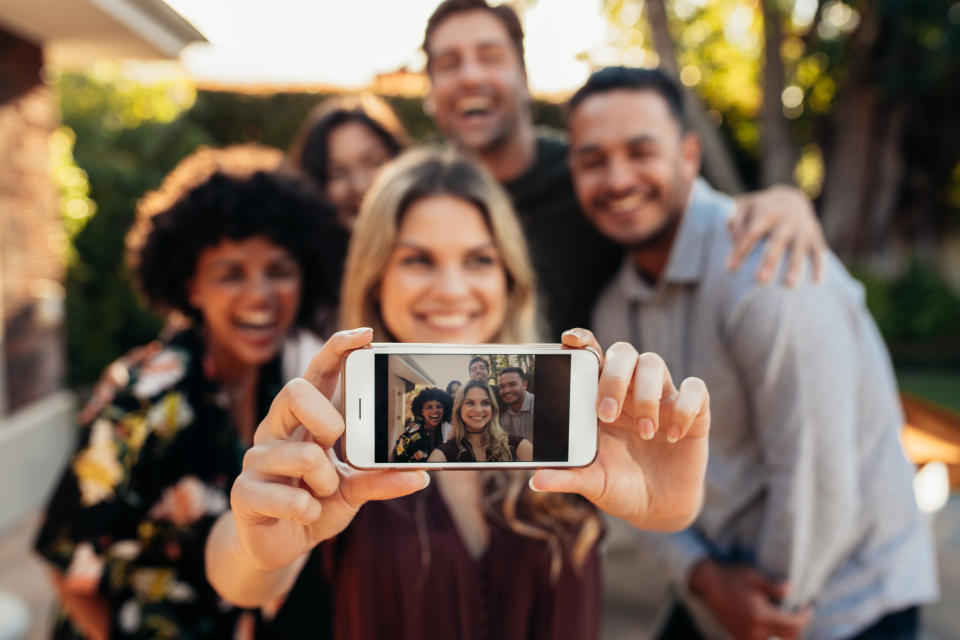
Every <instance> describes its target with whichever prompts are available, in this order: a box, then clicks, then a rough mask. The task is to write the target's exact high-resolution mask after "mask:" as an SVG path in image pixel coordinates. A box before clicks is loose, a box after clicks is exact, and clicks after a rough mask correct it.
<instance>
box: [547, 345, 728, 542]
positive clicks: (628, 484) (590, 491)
mask: <svg viewBox="0 0 960 640" xmlns="http://www.w3.org/2000/svg"><path fill="white" fill-rule="evenodd" d="M562 341H563V344H564V346H567V347H572V348H587V347H592V348H594V349H596V350H597V353H602V350H601V349H600V346H599V344H598V343H597V341H596V338H594V336H593V334H592V333H591V332H589V331H587V330H586V329H572V330H570V331H567V332H566V333H564V334H563V339H562ZM597 414H598V416H599V418H600V421H599V434H598V439H597V457H596V459H595V460H594V461H593V463H591V464H590V465H588V466H586V467H583V468H582V469H541V470H539V471H537V472H536V473H535V474H534V476H533V478H532V480H531V484H530V486H531V487H532V488H534V489H535V490H538V491H559V492H567V493H579V494H580V495H582V496H584V497H585V498H587V499H588V500H590V501H591V502H593V503H594V504H595V505H597V507H599V508H600V509H602V510H603V511H606V512H607V513H609V514H610V515H613V516H617V517H619V518H623V519H625V520H627V521H629V522H631V523H632V524H633V525H635V526H637V527H638V528H641V529H650V530H656V531H675V530H679V529H682V528H684V527H686V526H688V525H689V524H690V523H691V522H693V520H694V518H695V517H696V515H697V513H698V512H699V510H700V505H701V503H702V501H703V482H704V474H705V473H706V469H707V450H708V447H707V435H708V433H709V431H710V396H709V394H708V393H707V387H706V385H705V384H704V383H703V381H702V380H700V379H699V378H687V379H686V380H684V381H683V382H682V383H681V384H680V388H679V389H677V388H676V387H675V386H674V384H673V379H672V378H671V377H670V372H669V371H668V370H667V366H666V364H665V363H664V361H663V359H662V358H661V357H660V356H658V355H656V354H654V353H644V354H638V353H637V350H636V349H634V348H633V346H631V345H629V344H627V343H625V342H618V343H616V344H614V345H613V346H612V347H610V349H609V350H607V353H606V356H605V357H604V358H603V362H602V366H601V370H600V386H599V393H598V398H597Z"/></svg>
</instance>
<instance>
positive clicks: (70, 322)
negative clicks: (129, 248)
mask: <svg viewBox="0 0 960 640" xmlns="http://www.w3.org/2000/svg"><path fill="white" fill-rule="evenodd" d="M58 89H59V103H60V111H61V114H62V119H63V124H64V126H65V127H66V129H64V130H61V131H60V132H59V133H58V134H57V136H56V137H55V138H54V143H55V147H56V146H57V144H59V146H60V148H61V151H60V154H59V159H60V166H59V167H58V168H57V170H56V171H57V172H56V176H57V178H58V183H59V185H60V193H61V203H62V206H63V210H64V217H65V223H66V227H67V230H68V233H69V234H70V237H71V242H72V250H71V254H70V259H69V261H68V269H67V276H66V289H67V300H66V312H67V357H68V379H69V381H70V383H71V384H74V385H76V384H82V383H88V382H90V381H92V380H94V379H96V377H97V376H98V375H99V374H100V370H101V369H102V368H103V367H104V366H105V365H106V364H107V363H109V362H110V361H111V360H113V359H114V358H116V357H117V356H119V355H121V354H122V353H124V351H125V350H126V349H128V348H129V347H130V346H132V345H135V344H141V343H144V342H147V341H149V340H151V339H153V338H154V337H155V336H156V335H157V332H158V330H159V328H160V326H161V320H160V319H159V318H157V317H155V316H154V315H152V314H150V313H149V312H148V311H146V310H145V309H144V308H143V307H142V306H141V305H140V304H139V302H138V301H137V299H136V296H135V295H134V293H133V291H132V288H131V286H130V281H129V278H128V276H127V272H126V269H125V266H124V251H123V246H124V244H123V238H124V235H125V234H126V230H127V228H128V227H129V225H130V222H131V221H132V219H133V212H134V207H135V205H136V201H137V199H138V198H139V197H140V196H141V195H142V194H143V193H144V192H145V191H147V190H148V189H152V188H154V187H156V186H157V185H158V184H159V183H160V180H161V178H162V177H163V176H164V174H165V173H166V172H167V171H169V170H170V169H171V168H172V167H173V166H174V165H175V164H176V162H177V161H178V160H179V159H180V158H182V157H183V156H184V155H186V154H188V153H189V152H190V151H192V150H193V149H194V148H195V147H197V146H198V145H200V144H203V143H206V142H208V141H209V137H208V136H207V135H206V134H205V133H204V132H203V131H202V130H200V129H199V128H197V127H196V126H194V125H192V124H190V123H189V122H187V121H185V120H183V119H180V118H178V117H177V116H178V115H179V114H180V113H182V112H183V111H184V110H185V109H186V108H188V107H189V106H190V104H191V103H192V100H193V91H192V89H191V88H190V87H189V85H184V84H181V83H164V84H158V85H153V86H144V85H140V84H138V83H135V82H132V81H128V80H124V79H122V78H119V77H117V76H116V75H115V74H110V73H105V72H100V73H99V74H98V75H94V76H86V75H79V74H72V73H68V74H64V75H62V76H61V77H60V78H59V80H58ZM58 141H59V142H58ZM71 142H72V145H71V144H70V143H71ZM71 146H72V157H73V160H74V161H75V165H72V164H71V163H70V162H69V160H70V155H71V149H70V147H71ZM91 202H93V203H96V204H95V205H91V204H90V203H91Z"/></svg>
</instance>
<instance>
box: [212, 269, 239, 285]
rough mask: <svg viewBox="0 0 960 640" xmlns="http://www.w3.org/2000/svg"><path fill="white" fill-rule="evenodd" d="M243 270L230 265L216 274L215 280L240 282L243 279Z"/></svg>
mask: <svg viewBox="0 0 960 640" xmlns="http://www.w3.org/2000/svg"><path fill="white" fill-rule="evenodd" d="M243 277H244V276H243V270H242V269H240V268H239V267H231V268H228V269H226V270H224V271H221V272H220V275H219V276H217V282H240V281H242V280H243Z"/></svg>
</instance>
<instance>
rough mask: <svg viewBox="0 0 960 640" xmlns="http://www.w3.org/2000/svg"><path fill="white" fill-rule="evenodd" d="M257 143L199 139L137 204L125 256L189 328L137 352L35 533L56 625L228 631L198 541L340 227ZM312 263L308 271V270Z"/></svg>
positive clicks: (318, 297) (139, 633)
mask: <svg viewBox="0 0 960 640" xmlns="http://www.w3.org/2000/svg"><path fill="white" fill-rule="evenodd" d="M282 159H283V154H282V153H281V152H280V151H278V150H274V149H268V148H266V147H258V146H253V145H248V146H241V147H232V148H229V149H223V150H213V149H201V150H200V151H197V152H195V153H194V154H192V155H191V156H189V157H187V158H186V159H184V160H183V161H182V162H181V163H180V164H179V165H178V166H177V167H176V168H175V169H174V170H173V171H172V172H171V173H170V174H169V175H168V176H167V177H166V179H165V180H164V181H163V183H162V184H161V186H160V187H159V188H158V189H157V190H156V191H153V192H151V193H148V194H147V195H146V196H145V197H144V198H143V199H141V201H140V202H139V204H138V206H137V219H136V222H135V223H134V226H133V228H132V229H131V231H130V233H129V234H128V236H127V247H128V260H129V263H130V266H131V268H132V271H133V275H134V277H135V279H136V281H137V284H138V285H139V289H140V291H141V293H142V294H143V296H144V297H145V299H146V300H147V302H149V303H150V305H151V306H152V307H153V308H154V309H156V310H158V311H161V312H164V313H167V312H170V311H174V310H175V311H178V312H180V313H182V314H184V315H186V316H188V317H190V318H191V319H192V323H191V324H192V328H190V329H187V330H185V331H182V332H180V333H178V334H176V335H175V336H173V337H172V338H171V339H169V340H168V341H166V343H165V344H164V345H163V347H162V348H161V349H160V350H159V351H158V352H157V353H154V354H153V355H151V356H150V357H148V358H146V359H145V360H144V361H143V362H141V363H139V364H138V365H137V366H135V367H133V368H132V369H131V370H130V372H129V379H128V381H127V384H126V385H125V386H124V387H123V388H122V389H120V391H119V393H118V394H116V395H115V397H113V399H112V401H110V402H109V404H107V406H105V407H104V408H103V409H102V410H101V411H100V412H99V413H98V414H97V415H96V417H95V418H94V419H93V420H92V424H90V425H89V426H88V427H85V428H84V429H83V430H82V432H81V435H80V445H79V449H78V451H77V453H76V454H75V455H74V457H73V458H72V461H71V463H70V465H69V467H68V468H67V470H66V472H65V474H64V476H63V478H62V480H61V482H60V484H59V487H58V488H57V490H56V492H55V494H54V496H53V498H52V499H51V501H50V504H49V507H48V509H47V514H46V516H47V517H46V521H45V522H44V524H43V526H42V528H41V530H40V533H39V536H38V538H37V541H36V548H37V550H38V551H39V553H40V554H41V555H42V556H43V557H44V558H45V559H46V560H47V561H48V562H49V563H50V565H51V569H52V571H51V573H52V575H53V580H54V583H55V586H56V589H57V591H58V593H59V596H60V600H61V603H62V605H63V610H64V612H65V614H66V616H65V617H63V616H62V617H61V619H60V622H59V624H58V627H57V631H56V634H55V635H56V636H57V637H72V636H74V634H80V635H83V636H86V637H92V638H106V637H111V638H123V637H134V636H136V637H144V636H148V635H149V636H151V637H169V638H173V637H190V638H207V637H210V638H223V637H231V636H232V635H233V634H234V632H235V630H236V627H237V623H238V616H239V614H240V612H239V610H237V609H234V608H230V607H227V608H225V607H223V606H222V603H221V601H220V599H219V598H218V597H217V595H216V593H215V592H214V591H213V590H212V589H211V588H210V585H209V584H208V583H207V581H206V579H205V577H204V571H203V562H202V556H203V546H204V543H205V541H206V538H207V533H208V532H209V530H210V527H211V525H212V524H213V522H214V521H215V520H216V518H217V516H218V515H219V514H220V513H221V512H223V511H224V510H226V509H227V508H228V507H229V501H228V496H229V492H230V487H231V486H232V484H233V481H234V478H235V477H236V476H237V474H238V473H239V472H240V468H241V460H242V457H243V451H244V450H245V449H246V448H247V447H248V446H249V445H250V444H251V443H252V440H253V431H254V428H255V427H256V425H257V423H258V422H259V421H260V419H261V418H262V417H263V416H264V415H265V414H266V411H267V409H268V407H269V404H270V401H271V400H272V398H273V397H274V396H275V395H276V393H277V391H278V390H279V389H280V387H281V384H282V378H281V369H280V362H279V354H280V349H281V345H282V344H283V342H284V339H285V338H286V336H287V334H288V333H289V332H290V331H291V330H292V329H293V328H294V327H296V326H298V325H305V324H307V323H308V321H309V320H310V319H311V318H312V317H313V315H314V311H315V309H316V308H317V307H318V306H319V305H321V304H329V302H330V300H332V299H334V298H335V296H336V286H337V282H336V281H334V280H332V279H325V278H324V277H323V274H329V273H331V266H330V265H329V264H327V260H328V258H327V254H326V253H325V252H324V251H323V250H322V249H321V248H322V247H323V246H324V243H325V242H327V240H326V237H327V236H328V235H329V234H330V233H331V231H334V230H336V229H337V225H336V223H335V221H334V218H333V212H332V211H331V210H329V208H327V206H326V205H325V204H324V203H322V202H321V201H320V200H319V199H317V198H316V197H314V196H313V195H312V191H311V190H310V188H309V185H306V184H304V183H302V182H299V181H296V180H294V179H293V178H290V177H289V176H281V175H279V174H277V173H276V169H277V168H278V166H279V165H280V163H281V162H282ZM305 274H310V277H309V278H307V277H305Z"/></svg>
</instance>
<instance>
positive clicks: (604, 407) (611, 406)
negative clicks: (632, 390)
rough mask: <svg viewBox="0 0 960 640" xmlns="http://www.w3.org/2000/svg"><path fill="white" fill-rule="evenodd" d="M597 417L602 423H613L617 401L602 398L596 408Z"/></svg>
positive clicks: (615, 416)
mask: <svg viewBox="0 0 960 640" xmlns="http://www.w3.org/2000/svg"><path fill="white" fill-rule="evenodd" d="M597 415H598V416H600V419H601V420H603V421H604V422H613V421H614V420H616V418H617V401H616V400H614V399H613V398H609V397H608V398H603V399H602V400H601V401H600V406H599V407H597Z"/></svg>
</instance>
